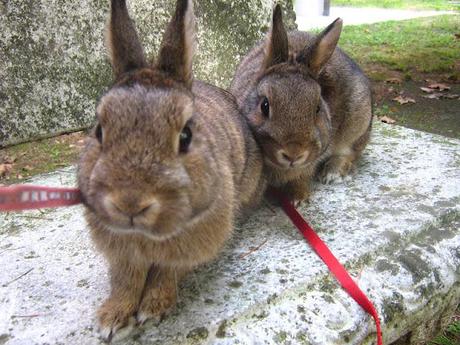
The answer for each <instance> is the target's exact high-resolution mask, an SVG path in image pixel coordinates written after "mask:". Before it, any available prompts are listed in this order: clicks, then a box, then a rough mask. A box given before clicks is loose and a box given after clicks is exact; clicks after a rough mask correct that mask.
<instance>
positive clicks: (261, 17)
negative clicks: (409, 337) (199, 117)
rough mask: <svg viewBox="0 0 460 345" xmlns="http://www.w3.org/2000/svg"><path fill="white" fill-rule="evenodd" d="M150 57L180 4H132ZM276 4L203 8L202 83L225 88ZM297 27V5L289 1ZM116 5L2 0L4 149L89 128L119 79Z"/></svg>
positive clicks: (165, 0) (226, 1) (222, 0)
mask: <svg viewBox="0 0 460 345" xmlns="http://www.w3.org/2000/svg"><path fill="white" fill-rule="evenodd" d="M128 2H129V6H130V9H131V13H132V17H133V18H134V19H135V21H136V23H137V26H138V28H139V32H140V36H141V39H142V41H143V43H144V45H145V47H146V50H147V53H148V55H149V56H153V55H154V53H155V52H156V51H157V49H158V47H159V45H160V42H161V38H162V34H163V30H164V28H165V26H166V24H167V22H168V21H169V19H170V17H171V13H172V10H173V8H174V4H175V1H174V0H161V1H146V0H137V1H128ZM273 3H274V0H260V1H254V0H252V1H245V0H219V1H204V0H200V1H198V2H197V3H196V5H195V9H196V14H197V18H198V35H197V38H198V46H197V49H198V50H197V51H198V55H197V56H196V58H195V72H196V76H197V77H198V78H201V79H203V80H206V81H208V82H210V83H213V84H216V85H219V86H223V87H226V86H228V84H229V83H230V81H231V77H232V75H233V72H234V70H235V69H236V64H237V63H238V62H239V60H240V57H241V56H243V55H244V54H245V53H246V52H247V50H248V49H249V47H251V46H252V45H253V44H254V42H255V41H256V40H258V39H260V38H261V37H262V35H263V33H264V32H265V31H266V30H267V28H268V26H269V21H270V17H271V8H272V6H273ZM281 3H282V4H283V7H284V10H285V13H286V18H287V23H288V26H289V27H290V28H294V26H295V24H294V22H295V15H294V12H293V9H292V0H283V1H281ZM108 9H109V0H104V1H102V0H98V1H90V0H84V1H63V0H30V1H23V0H8V1H0V23H1V27H2V29H1V30H0V104H1V107H0V119H1V122H0V147H2V146H6V145H10V144H15V143H18V142H22V141H26V140H30V139H37V138H40V137H46V136H51V135H54V134H58V133H62V132H68V131H73V130H78V129H82V128H86V127H88V126H89V125H90V124H91V123H92V122H93V121H94V112H95V110H94V106H95V102H96V100H97V98H98V97H99V96H100V95H101V93H102V92H103V90H104V89H105V88H107V87H108V86H109V85H110V83H111V80H112V77H111V70H110V66H109V63H108V60H107V57H106V50H105V47H104V40H103V36H104V27H105V22H106V17H107V11H108Z"/></svg>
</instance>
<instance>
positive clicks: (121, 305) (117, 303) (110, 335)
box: [97, 298, 136, 342]
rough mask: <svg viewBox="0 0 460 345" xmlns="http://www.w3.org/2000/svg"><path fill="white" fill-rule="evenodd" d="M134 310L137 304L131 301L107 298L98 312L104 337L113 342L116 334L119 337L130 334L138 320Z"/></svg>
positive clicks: (101, 332) (101, 333)
mask: <svg viewBox="0 0 460 345" xmlns="http://www.w3.org/2000/svg"><path fill="white" fill-rule="evenodd" d="M134 312H135V306H134V304H132V303H130V302H129V301H123V300H120V299H116V298H109V299H107V300H106V301H105V302H104V304H102V306H101V307H100V308H99V310H98V312H97V316H98V319H99V334H100V336H101V337H102V339H103V340H105V341H107V342H111V341H112V339H114V337H115V335H116V338H117V339H118V338H124V337H125V336H127V335H128V334H130V333H131V331H132V330H133V328H134V325H135V322H136V320H135V318H134Z"/></svg>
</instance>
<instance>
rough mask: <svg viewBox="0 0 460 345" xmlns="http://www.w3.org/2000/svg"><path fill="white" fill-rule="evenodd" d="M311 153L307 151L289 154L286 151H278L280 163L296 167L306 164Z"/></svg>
mask: <svg viewBox="0 0 460 345" xmlns="http://www.w3.org/2000/svg"><path fill="white" fill-rule="evenodd" d="M309 154H310V152H309V151H307V150H305V151H302V152H300V153H290V152H289V153H288V152H286V151H285V150H279V151H278V161H279V162H280V163H282V164H289V165H290V166H296V165H300V164H302V163H304V162H305V161H306V160H307V158H308V156H309Z"/></svg>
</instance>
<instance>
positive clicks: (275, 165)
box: [265, 156, 312, 171]
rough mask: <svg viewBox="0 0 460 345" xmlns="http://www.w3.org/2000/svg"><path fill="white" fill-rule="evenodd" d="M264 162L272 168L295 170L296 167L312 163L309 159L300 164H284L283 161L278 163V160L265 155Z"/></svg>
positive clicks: (304, 166) (301, 167)
mask: <svg viewBox="0 0 460 345" xmlns="http://www.w3.org/2000/svg"><path fill="white" fill-rule="evenodd" d="M265 162H266V163H267V164H268V165H269V166H271V167H273V168H276V169H280V170H284V171H295V170H298V169H304V168H306V167H307V166H309V165H310V164H311V163H312V162H311V161H305V162H302V163H300V164H285V163H280V162H278V161H275V160H272V159H271V158H269V157H267V156H266V157H265Z"/></svg>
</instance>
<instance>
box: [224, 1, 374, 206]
mask: <svg viewBox="0 0 460 345" xmlns="http://www.w3.org/2000/svg"><path fill="white" fill-rule="evenodd" d="M341 28H342V21H341V20H340V19H337V20H336V21H335V22H333V23H332V24H331V25H329V26H328V27H327V28H326V29H325V30H324V31H323V32H321V33H320V34H318V35H314V34H310V33H307V32H300V31H293V32H289V33H287V32H286V30H285V28H284V25H283V22H282V14H281V8H280V6H276V7H275V10H274V13H273V22H272V28H271V31H270V32H269V34H268V35H267V39H266V40H264V41H262V42H260V43H259V44H257V45H256V46H255V47H254V48H253V49H252V50H251V51H250V52H249V53H248V54H247V55H246V56H245V57H244V58H243V60H242V61H241V63H240V65H239V66H238V69H237V71H236V74H235V77H234V79H233V82H232V85H231V88H230V91H231V92H232V93H233V94H234V95H235V96H236V99H237V102H238V105H239V107H240V109H241V110H242V112H243V114H244V115H245V116H246V118H247V119H248V122H249V124H250V127H251V129H252V131H253V133H254V135H255V137H256V140H257V141H258V142H259V144H260V145H261V147H262V149H263V154H264V160H265V170H266V173H267V176H268V182H269V184H271V185H273V186H277V187H282V189H284V191H285V192H286V193H287V194H288V195H289V196H290V198H291V199H292V200H296V201H301V200H304V199H306V198H308V196H309V189H310V186H309V185H310V182H311V180H312V179H313V177H314V176H315V175H316V176H318V177H319V179H320V180H322V181H323V182H325V183H330V182H334V181H340V180H342V179H343V178H348V177H349V174H350V173H351V172H352V170H353V169H354V164H355V161H356V159H357V158H359V156H360V155H361V153H362V151H363V149H364V148H365V146H366V144H367V142H368V140H369V135H370V130H371V119H372V106H371V91H370V85H369V82H368V80H367V78H366V77H365V75H364V74H363V72H362V71H361V70H360V68H359V67H358V66H357V65H356V64H355V63H354V62H353V61H352V60H351V59H350V58H349V57H348V56H347V55H346V54H345V53H344V52H343V51H341V50H340V49H339V48H338V47H336V45H337V42H338V40H339V37H340V32H341Z"/></svg>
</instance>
